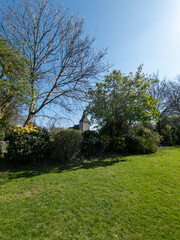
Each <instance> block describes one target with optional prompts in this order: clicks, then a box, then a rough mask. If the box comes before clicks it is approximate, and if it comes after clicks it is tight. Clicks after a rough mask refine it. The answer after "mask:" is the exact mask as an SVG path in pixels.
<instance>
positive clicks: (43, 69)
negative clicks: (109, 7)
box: [0, 0, 108, 124]
mask: <svg viewBox="0 0 180 240" xmlns="http://www.w3.org/2000/svg"><path fill="white" fill-rule="evenodd" d="M5 9H6V10H3V9H1V21H0V33H1V34H3V35H4V36H5V37H6V39H7V40H9V42H11V43H12V44H17V45H18V46H19V48H20V49H21V51H22V53H23V54H24V55H25V56H26V58H27V59H28V60H30V63H29V69H30V73H31V76H30V79H29V82H30V84H31V96H30V98H31V103H30V106H29V113H28V117H27V119H26V121H25V124H29V123H30V122H31V120H32V118H33V117H34V116H35V115H36V114H38V113H39V112H40V111H41V110H42V109H44V108H45V107H46V106H47V105H49V104H55V105H57V106H59V107H60V109H63V108H66V107H67V106H68V103H69V101H80V100H84V99H85V94H86V93H87V90H88V88H89V87H90V86H91V83H92V81H93V80H94V79H95V78H97V77H98V75H99V74H100V73H103V72H104V71H106V70H107V69H108V65H107V64H103V61H104V57H105V55H106V52H107V49H105V50H100V51H98V52H96V51H95V50H94V49H93V44H94V41H95V39H94V38H92V39H91V38H90V36H89V35H88V34H85V33H84V31H83V24H84V19H81V18H80V17H79V16H78V15H77V14H73V15H70V16H68V15H67V11H66V10H64V9H63V8H62V7H59V6H55V5H53V4H51V2H50V0H35V1H32V0H18V1H14V0H13V1H11V2H10V3H8V1H7V4H6V8H5Z"/></svg>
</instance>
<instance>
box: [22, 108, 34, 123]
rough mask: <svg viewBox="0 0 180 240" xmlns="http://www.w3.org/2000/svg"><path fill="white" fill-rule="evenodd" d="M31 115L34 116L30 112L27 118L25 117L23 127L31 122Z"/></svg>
mask: <svg viewBox="0 0 180 240" xmlns="http://www.w3.org/2000/svg"><path fill="white" fill-rule="evenodd" d="M33 117H34V114H33V113H32V112H30V113H29V115H28V117H27V119H26V121H25V123H24V127H25V126H26V125H30V124H31V122H32V119H33Z"/></svg>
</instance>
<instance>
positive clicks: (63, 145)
mask: <svg viewBox="0 0 180 240" xmlns="http://www.w3.org/2000/svg"><path fill="white" fill-rule="evenodd" d="M51 139H52V150H53V153H52V159H53V160H55V161H57V162H60V163H67V162H69V161H71V160H73V158H74V157H75V155H76V154H78V152H79V151H80V144H81V140H82V133H81V132H80V131H78V130H74V129H59V130H57V129H56V131H54V132H52V133H51Z"/></svg>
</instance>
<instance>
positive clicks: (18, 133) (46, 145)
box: [6, 124, 50, 164]
mask: <svg viewBox="0 0 180 240" xmlns="http://www.w3.org/2000/svg"><path fill="white" fill-rule="evenodd" d="M6 140H8V141H9V147H8V154H7V158H8V159H9V160H10V162H13V163H14V162H15V163H17V164H25V163H32V162H33V163H34V162H37V161H38V160H40V159H42V158H44V156H45V155H47V153H48V151H49V149H50V140H49V133H48V131H47V130H46V129H44V128H40V127H36V126H33V124H31V125H26V126H25V127H21V126H15V127H13V128H11V129H10V131H9V134H8V135H7V137H6Z"/></svg>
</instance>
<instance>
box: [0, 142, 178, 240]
mask: <svg viewBox="0 0 180 240" xmlns="http://www.w3.org/2000/svg"><path fill="white" fill-rule="evenodd" d="M0 172H1V171H0ZM179 236H180V148H178V147H176V148H168V149H165V150H160V151H159V152H157V153H156V154H152V155H141V156H139V155H136V156H127V157H121V158H114V159H105V160H97V161H93V162H89V163H88V162H87V163H83V164H81V165H78V166H67V167H57V168H51V169H40V170H35V171H30V170H26V171H18V172H2V173H1V174H0V239H2V240H16V239H17V240H21V239H25V240H26V239H27V240H29V239H33V240H35V239H38V240H40V239H43V240H46V239H48V240H51V239H53V240H55V239H60V240H63V239H64V240H70V239H72V240H74V239H82V240H86V239H92V240H96V239H97V240H106V239H109V240H113V239H137V240H139V239H143V240H146V239H155V240H156V239H157V240H161V239H170V240H173V239H179Z"/></svg>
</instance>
